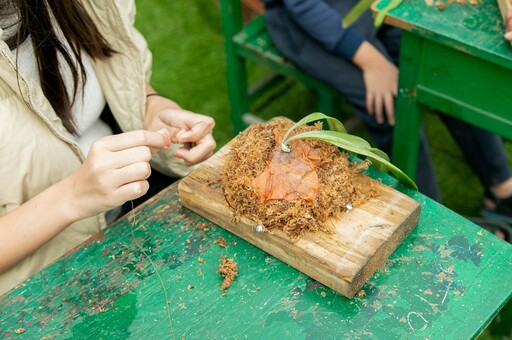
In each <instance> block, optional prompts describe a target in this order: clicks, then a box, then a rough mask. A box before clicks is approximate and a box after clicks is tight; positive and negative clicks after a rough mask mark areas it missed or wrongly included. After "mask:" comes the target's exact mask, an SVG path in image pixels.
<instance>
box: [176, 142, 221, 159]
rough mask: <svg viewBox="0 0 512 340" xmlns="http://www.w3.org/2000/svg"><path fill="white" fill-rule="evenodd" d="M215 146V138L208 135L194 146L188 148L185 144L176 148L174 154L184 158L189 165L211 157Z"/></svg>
mask: <svg viewBox="0 0 512 340" xmlns="http://www.w3.org/2000/svg"><path fill="white" fill-rule="evenodd" d="M215 147H216V143H215V139H214V138H213V136H212V135H208V136H206V137H205V138H203V139H202V140H201V141H200V142H199V143H198V144H196V145H194V146H193V147H192V148H187V147H186V146H185V147H183V148H180V149H178V150H176V152H175V153H174V156H175V157H177V158H181V159H183V160H184V161H185V163H186V164H188V165H193V164H197V163H200V162H202V161H204V160H206V159H208V158H209V157H211V155H213V151H214V150H215Z"/></svg>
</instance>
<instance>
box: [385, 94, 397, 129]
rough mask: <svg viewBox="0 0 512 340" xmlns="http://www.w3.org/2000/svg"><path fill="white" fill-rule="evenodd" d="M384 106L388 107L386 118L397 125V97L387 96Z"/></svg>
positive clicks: (390, 123) (391, 123)
mask: <svg viewBox="0 0 512 340" xmlns="http://www.w3.org/2000/svg"><path fill="white" fill-rule="evenodd" d="M384 106H385V108H386V118H387V120H388V124H389V125H391V126H393V125H395V98H394V97H393V96H386V97H385V98H384Z"/></svg>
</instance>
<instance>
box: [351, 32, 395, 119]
mask: <svg viewBox="0 0 512 340" xmlns="http://www.w3.org/2000/svg"><path fill="white" fill-rule="evenodd" d="M353 61H354V64H356V65H357V66H358V67H359V68H360V69H361V71H362V72H363V78H364V84H365V87H366V110H367V111H368V113H370V114H371V115H375V119H376V120H377V123H379V124H382V123H384V114H386V119H387V122H388V124H389V125H394V124H395V97H396V95H397V88H398V68H397V67H396V65H394V64H393V63H391V62H390V61H389V60H387V59H386V57H384V55H383V54H382V53H380V52H379V50H377V49H376V48H375V47H374V46H373V45H371V44H370V43H368V42H366V41H365V42H363V44H361V46H360V47H359V49H358V50H357V51H356V53H355V54H354V59H353Z"/></svg>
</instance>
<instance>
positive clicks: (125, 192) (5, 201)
mask: <svg viewBox="0 0 512 340" xmlns="http://www.w3.org/2000/svg"><path fill="white" fill-rule="evenodd" d="M134 13H135V5H134V1H130V0H116V1H103V0H82V1H59V0H31V1H25V0H0V22H1V28H2V31H1V41H0V295H1V294H3V293H4V292H6V291H7V290H9V289H10V288H11V287H13V286H14V285H15V284H17V283H19V282H21V281H22V280H24V279H25V278H27V277H28V276H30V275H32V274H34V273H36V272H37V271H39V270H40V269H41V268H43V267H44V266H46V265H47V264H49V263H51V262H53V261H54V260H56V259H57V258H59V257H60V256H62V255H63V254H65V253H66V252H67V251H69V250H70V249H72V248H74V247H76V246H77V245H78V244H80V243H81V242H83V241H84V240H86V239H87V238H89V237H91V236H92V235H94V234H96V233H98V232H100V231H101V229H102V228H104V227H105V226H106V224H107V223H108V222H109V221H112V220H113V219H115V218H116V217H117V216H118V215H119V214H120V213H121V210H120V207H121V206H122V205H123V204H125V203H126V202H129V201H131V200H135V199H138V198H140V197H142V196H143V195H144V194H146V192H147V191H148V189H149V187H150V183H151V178H153V176H152V175H151V172H152V170H151V168H152V167H153V169H156V170H158V174H160V175H161V176H160V178H169V177H166V176H170V177H172V178H177V177H181V176H184V175H186V174H187V173H188V172H189V171H190V169H191V166H192V165H195V164H197V163H199V162H202V161H203V160H205V159H207V158H208V157H209V156H210V155H211V154H212V152H213V150H214V149H215V146H216V145H215V141H214V139H213V136H212V130H213V127H214V121H213V119H211V118H210V117H207V116H204V115H200V114H196V113H193V112H190V111H186V110H184V109H182V108H181V107H179V106H178V105H177V104H176V103H175V102H174V101H172V100H170V99H167V98H164V97H163V96H161V95H159V94H158V93H156V91H155V90H154V89H153V88H152V87H151V85H150V83H149V78H150V66H151V53H150V51H149V50H148V47H147V44H146V42H145V40H144V39H143V37H142V36H141V35H140V33H139V32H138V31H136V29H135V28H134V26H133V21H134ZM155 173H157V172H156V171H153V174H155ZM169 183H170V182H169ZM169 183H164V184H167V185H168V184H169ZM151 186H153V183H151Z"/></svg>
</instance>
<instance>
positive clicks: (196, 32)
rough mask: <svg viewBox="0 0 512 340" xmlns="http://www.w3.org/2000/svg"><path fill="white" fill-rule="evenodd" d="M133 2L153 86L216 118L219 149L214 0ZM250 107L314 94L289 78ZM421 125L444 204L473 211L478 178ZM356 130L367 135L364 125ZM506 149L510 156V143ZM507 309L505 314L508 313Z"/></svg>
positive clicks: (294, 110)
mask: <svg viewBox="0 0 512 340" xmlns="http://www.w3.org/2000/svg"><path fill="white" fill-rule="evenodd" d="M137 5H138V13H137V27H138V28H139V30H140V31H141V32H142V33H143V34H144V36H145V37H146V39H147V41H148V44H149V46H150V48H151V50H152V51H153V54H154V63H153V64H154V67H153V77H152V84H153V86H154V87H155V88H156V89H157V90H158V91H159V92H161V93H162V94H165V95H167V96H169V97H170V98H172V99H174V100H175V101H176V102H178V103H179V104H180V105H181V106H183V107H184V108H186V109H188V110H191V111H194V112H198V113H203V114H207V115H210V116H212V117H213V118H214V119H215V121H216V127H215V129H214V137H215V139H216V140H217V143H218V147H219V148H220V147H221V146H223V145H224V144H225V143H227V142H228V141H229V140H230V139H231V137H232V134H231V123H230V119H229V102H228V97H227V84H226V69H225V58H224V38H223V35H222V29H221V23H220V10H219V6H218V3H217V1H215V0H188V1H164V0H144V1H143V0H137ZM261 72H262V70H261V69H259V68H258V67H254V66H253V67H252V68H251V73H255V74H258V73H261ZM340 105H341V107H342V108H345V107H346V106H345V105H343V104H340ZM253 111H254V112H256V113H258V115H260V116H261V117H263V118H265V119H268V118H270V117H273V116H276V115H281V116H286V117H290V118H292V119H294V120H298V119H300V118H302V117H303V116H305V115H306V114H309V113H311V112H314V111H315V97H314V96H313V95H312V94H311V93H310V91H309V90H308V89H306V88H305V87H304V86H302V85H301V84H294V83H292V84H289V86H287V87H285V88H284V89H283V91H281V92H280V93H279V95H274V96H269V97H268V98H266V99H264V100H262V101H259V102H258V103H257V104H256V105H255V106H254V107H253ZM425 126H426V130H427V135H428V139H429V142H430V146H431V152H432V155H433V160H434V166H435V169H436V175H437V177H438V182H439V186H440V190H441V194H442V197H443V204H444V205H445V206H447V207H448V208H450V209H452V210H454V211H456V212H458V213H459V214H462V215H477V214H478V211H479V209H480V206H481V203H482V197H483V189H482V187H481V185H480V183H479V182H478V179H477V178H476V176H475V175H474V174H473V173H472V172H471V169H470V168H469V167H468V166H467V164H466V163H465V162H464V160H463V157H462V155H461V153H460V151H459V150H458V148H457V146H456V145H455V143H454V141H453V140H452V138H451V136H450V135H449V133H448V132H447V130H446V128H445V127H444V126H443V125H442V124H441V123H440V120H439V118H438V117H437V116H435V115H434V114H427V116H426V119H425ZM358 133H359V134H361V136H362V137H364V138H367V136H368V135H367V133H366V132H365V130H364V129H363V130H359V131H358ZM507 149H508V151H509V154H511V155H512V149H511V145H510V143H507ZM511 158H512V157H511ZM509 305H510V304H509ZM509 309H510V308H509ZM507 314H508V316H509V318H510V315H512V313H507ZM496 324H497V325H498V326H500V325H501V327H503V325H502V324H500V323H499V322H495V323H494V324H493V325H491V327H489V328H488V329H487V330H486V332H485V333H484V334H483V335H482V336H481V339H494V338H498V335H496V334H495V333H494V331H493V330H494V329H497V328H499V327H493V326H495V325H496ZM507 332H508V333H507ZM511 333H512V332H511V331H510V328H506V329H505V330H503V329H502V330H501V331H499V333H498V334H505V335H506V336H508V337H509V338H510V336H511Z"/></svg>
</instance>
